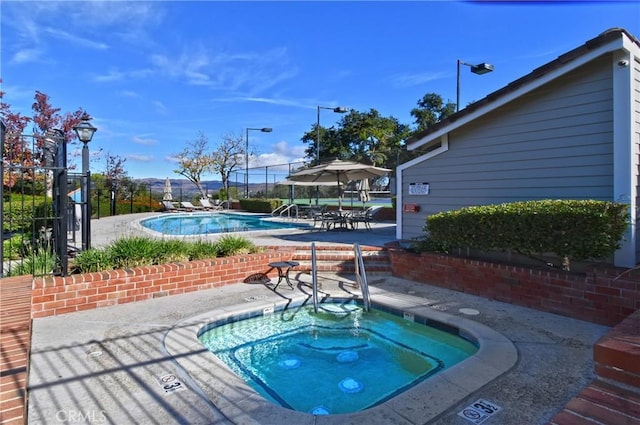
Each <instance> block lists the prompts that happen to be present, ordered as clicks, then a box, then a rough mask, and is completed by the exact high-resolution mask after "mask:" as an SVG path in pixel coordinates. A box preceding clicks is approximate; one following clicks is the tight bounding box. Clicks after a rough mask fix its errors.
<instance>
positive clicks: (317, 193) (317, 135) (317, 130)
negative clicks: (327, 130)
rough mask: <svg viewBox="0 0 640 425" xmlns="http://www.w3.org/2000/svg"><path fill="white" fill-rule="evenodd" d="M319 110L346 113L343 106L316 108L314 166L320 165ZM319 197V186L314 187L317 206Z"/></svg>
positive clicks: (346, 110)
mask: <svg viewBox="0 0 640 425" xmlns="http://www.w3.org/2000/svg"><path fill="white" fill-rule="evenodd" d="M320 109H329V110H331V111H333V112H335V113H336V114H344V113H346V112H348V109H347V108H346V107H344V106H336V107H331V106H318V115H317V121H316V164H317V165H320ZM319 197H320V186H316V205H318V198H319Z"/></svg>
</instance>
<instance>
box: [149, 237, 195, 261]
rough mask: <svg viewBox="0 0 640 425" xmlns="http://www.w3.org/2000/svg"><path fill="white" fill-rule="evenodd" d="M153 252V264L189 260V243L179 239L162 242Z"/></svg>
mask: <svg viewBox="0 0 640 425" xmlns="http://www.w3.org/2000/svg"><path fill="white" fill-rule="evenodd" d="M154 250H155V251H156V255H155V258H154V264H163V263H173V262H180V261H188V260H189V243H187V242H185V241H183V240H180V239H168V240H162V241H160V242H159V243H158V244H157V246H156V247H154Z"/></svg>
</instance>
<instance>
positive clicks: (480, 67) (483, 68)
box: [456, 59, 493, 112]
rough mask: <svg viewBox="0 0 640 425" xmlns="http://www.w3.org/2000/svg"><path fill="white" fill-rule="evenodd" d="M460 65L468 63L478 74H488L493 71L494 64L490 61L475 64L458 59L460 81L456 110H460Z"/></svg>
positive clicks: (457, 86)
mask: <svg viewBox="0 0 640 425" xmlns="http://www.w3.org/2000/svg"><path fill="white" fill-rule="evenodd" d="M460 65H466V66H468V67H471V72H473V73H474V74H477V75H482V74H487V73H489V72H491V71H493V65H491V64H490V63H484V62H483V63H479V64H477V65H473V64H470V63H467V62H463V61H461V60H460V59H458V74H457V75H458V83H457V85H456V112H458V111H459V110H460Z"/></svg>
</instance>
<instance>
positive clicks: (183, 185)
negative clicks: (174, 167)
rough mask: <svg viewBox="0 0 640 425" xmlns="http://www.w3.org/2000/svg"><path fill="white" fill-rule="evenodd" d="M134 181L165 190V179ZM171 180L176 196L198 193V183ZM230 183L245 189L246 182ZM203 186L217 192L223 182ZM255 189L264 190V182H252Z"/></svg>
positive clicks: (207, 181) (156, 189)
mask: <svg viewBox="0 0 640 425" xmlns="http://www.w3.org/2000/svg"><path fill="white" fill-rule="evenodd" d="M134 181H135V182H138V183H144V184H146V185H147V187H148V188H149V189H150V190H151V193H162V192H164V182H165V179H154V178H148V179H134ZM169 181H170V182H171V193H172V194H173V196H174V197H179V196H180V192H182V195H183V196H191V195H193V194H196V193H198V189H197V188H196V185H194V184H193V183H191V182H190V181H189V180H187V179H169ZM229 185H230V186H231V187H238V189H239V190H240V191H243V188H244V182H236V181H235V180H231V181H230V182H229ZM202 187H204V188H205V190H206V191H207V192H209V193H216V192H218V191H219V190H220V189H221V188H222V182H221V181H220V180H206V181H203V182H202ZM269 187H272V185H269ZM254 189H255V190H263V189H264V183H263V184H253V183H252V184H250V185H249V190H251V191H253V190H254Z"/></svg>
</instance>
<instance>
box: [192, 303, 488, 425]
mask: <svg viewBox="0 0 640 425" xmlns="http://www.w3.org/2000/svg"><path fill="white" fill-rule="evenodd" d="M199 339H200V341H201V342H202V343H203V345H204V346H205V347H207V348H208V349H209V350H210V351H211V352H212V353H214V354H215V355H216V356H218V358H220V359H221V360H222V361H223V362H224V363H225V364H227V365H228V366H229V367H230V368H231V369H232V370H233V371H234V372H235V373H236V374H237V375H238V376H240V377H241V378H243V379H244V380H245V381H246V382H247V383H248V384H249V385H250V386H251V387H252V388H254V389H255V390H256V391H257V392H258V393H260V394H261V395H262V396H263V397H265V398H266V399H267V400H269V401H271V402H272V403H275V404H278V405H280V406H283V407H286V408H289V409H292V410H296V411H301V412H307V413H312V414H317V415H324V414H338V413H351V412H357V411H361V410H364V409H367V408H369V407H373V406H375V405H377V404H379V403H382V402H384V401H385V400H388V399H390V398H392V397H394V396H396V395H398V394H399V393H401V392H403V391H405V390H406V389H408V388H410V387H412V386H414V385H416V384H417V383H419V382H422V381H423V380H425V379H427V378H428V377H430V376H432V375H434V374H436V373H438V372H440V371H442V370H445V369H446V368H448V367H451V366H453V365H454V364H456V363H458V362H460V361H462V360H464V359H466V358H467V357H470V356H472V355H473V354H474V353H476V351H477V350H478V347H476V346H475V345H474V344H473V343H471V342H470V341H468V340H466V339H463V338H461V337H460V336H458V335H455V334H452V333H449V332H446V331H443V330H440V329H436V328H434V327H430V326H426V325H424V324H420V323H417V322H415V321H411V320H407V319H405V318H403V317H399V316H396V315H394V314H391V313H388V312H385V311H382V310H378V309H372V310H371V311H370V312H363V310H362V308H361V306H359V305H358V304H356V303H353V302H349V303H344V304H331V303H328V304H323V305H322V311H320V312H319V313H317V314H316V313H314V312H313V308H312V307H307V306H302V307H299V308H295V309H291V310H283V311H281V312H278V313H275V314H267V315H262V316H257V317H253V318H249V319H244V320H240V321H234V322H232V323H228V322H227V321H225V322H224V323H211V324H210V325H208V326H206V327H205V328H203V331H201V333H200V335H199Z"/></svg>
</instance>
